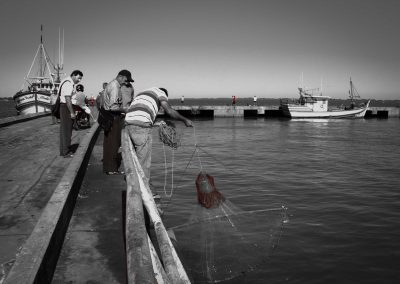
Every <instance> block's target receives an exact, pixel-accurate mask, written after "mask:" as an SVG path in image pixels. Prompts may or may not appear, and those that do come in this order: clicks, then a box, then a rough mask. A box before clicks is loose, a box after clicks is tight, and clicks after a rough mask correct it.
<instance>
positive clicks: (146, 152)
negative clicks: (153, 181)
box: [125, 124, 153, 184]
mask: <svg viewBox="0 0 400 284" xmlns="http://www.w3.org/2000/svg"><path fill="white" fill-rule="evenodd" d="M125 129H126V130H127V131H128V134H129V137H130V138H131V141H132V144H133V147H134V149H135V151H136V155H137V157H138V160H139V163H140V165H141V166H142V169H143V172H144V175H145V176H146V180H145V182H146V183H147V184H149V182H150V166H151V147H152V144H153V138H152V131H153V128H151V127H141V126H136V125H129V124H128V125H126V126H125Z"/></svg>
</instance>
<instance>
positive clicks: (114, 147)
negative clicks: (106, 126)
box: [103, 115, 122, 172]
mask: <svg viewBox="0 0 400 284" xmlns="http://www.w3.org/2000/svg"><path fill="white" fill-rule="evenodd" d="M121 126H122V119H121V117H120V116H118V115H116V116H114V121H113V125H112V127H111V130H110V131H109V132H107V133H104V141H103V172H117V171H118V168H119V166H120V165H121V155H120V154H118V150H119V147H120V146H121Z"/></svg>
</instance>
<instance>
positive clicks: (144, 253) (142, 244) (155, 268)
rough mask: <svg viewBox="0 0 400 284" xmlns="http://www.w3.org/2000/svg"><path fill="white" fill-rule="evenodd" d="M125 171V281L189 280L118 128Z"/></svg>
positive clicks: (129, 145)
mask: <svg viewBox="0 0 400 284" xmlns="http://www.w3.org/2000/svg"><path fill="white" fill-rule="evenodd" d="M122 158H123V162H124V167H125V173H126V182H127V193H126V224H125V225H126V226H125V228H126V229H125V234H126V236H125V237H126V257H127V274H128V275H127V279H128V283H140V284H146V283H173V284H175V283H179V284H180V283H190V280H189V278H188V276H187V274H186V271H185V269H184V267H183V265H182V263H181V261H180V259H179V257H178V255H177V253H176V250H175V248H174V246H173V245H172V242H171V240H170V238H169V236H168V234H167V231H166V229H165V227H164V224H163V222H162V220H161V217H160V215H159V212H158V210H157V205H156V203H155V202H154V199H153V195H152V193H151V190H150V188H149V185H148V184H147V182H145V179H144V177H145V176H144V173H143V169H142V167H141V166H140V163H139V160H138V158H137V156H136V152H135V150H134V149H133V145H132V142H131V140H130V138H129V135H128V133H127V131H126V130H125V129H124V130H123V131H122ZM143 205H144V207H145V208H146V211H147V213H148V215H149V217H150V220H151V222H152V224H153V226H154V230H155V234H156V238H157V243H158V247H159V251H160V252H161V253H160V254H161V260H160V258H159V256H158V254H157V251H156V249H155V248H154V245H153V243H152V241H151V239H150V237H149V235H148V233H147V230H146V226H145V218H144V214H145V212H144V210H143Z"/></svg>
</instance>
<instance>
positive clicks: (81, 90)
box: [75, 84, 85, 92]
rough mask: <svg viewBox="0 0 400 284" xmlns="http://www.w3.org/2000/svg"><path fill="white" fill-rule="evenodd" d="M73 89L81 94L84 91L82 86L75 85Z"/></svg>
mask: <svg viewBox="0 0 400 284" xmlns="http://www.w3.org/2000/svg"><path fill="white" fill-rule="evenodd" d="M75 89H76V91H77V92H83V91H84V90H85V88H84V87H83V85H82V84H78V85H76V88H75Z"/></svg>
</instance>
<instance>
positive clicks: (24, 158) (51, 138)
mask: <svg viewBox="0 0 400 284" xmlns="http://www.w3.org/2000/svg"><path fill="white" fill-rule="evenodd" d="M6 120H7V124H4V123H2V122H4V119H2V120H0V125H3V127H1V128H0V145H1V147H0V156H1V160H0V169H1V179H0V188H1V190H0V244H1V245H0V266H1V267H0V282H1V283H29V279H30V278H29V277H28V275H26V274H22V273H21V276H20V277H25V282H19V281H16V282H9V281H8V280H5V282H3V281H4V279H6V277H7V276H9V275H8V274H9V272H10V270H11V269H12V267H13V266H15V264H16V261H17V259H18V256H19V255H21V254H23V253H25V252H24V251H23V250H24V244H26V242H27V241H28V239H29V238H30V236H31V235H32V233H33V231H34V230H35V229H37V224H38V222H39V221H40V219H41V218H42V217H43V216H42V215H43V213H44V210H45V208H46V206H47V205H48V202H49V200H51V198H52V196H53V194H54V191H55V189H56V188H57V186H58V185H59V183H60V181H61V180H62V178H63V177H64V176H65V173H66V172H67V170H68V168H69V167H70V164H71V163H73V162H74V159H75V160H76V159H79V156H80V155H84V153H83V152H82V153H81V154H80V155H79V152H78V153H77V155H76V157H74V158H73V159H70V158H63V157H60V156H59V125H57V124H54V125H52V124H51V118H50V117H49V116H48V115H44V116H43V115H42V114H39V115H30V116H28V117H26V116H18V117H15V118H14V119H11V120H13V123H11V124H9V123H8V121H10V119H6ZM21 121H22V122H21ZM18 122H19V123H18ZM4 125H6V126H4ZM88 131H90V130H89V129H88V130H81V131H74V132H73V137H72V143H73V144H74V145H75V146H76V148H77V149H79V147H78V146H81V145H82V144H85V142H84V139H85V136H86V134H87V133H88ZM86 143H87V142H86ZM85 152H86V151H85ZM76 167H78V165H76ZM73 168H75V166H74V165H73ZM70 175H73V173H72V174H70ZM42 229H45V230H46V229H48V230H49V231H50V229H51V230H53V229H54V228H42ZM33 241H38V243H36V244H37V245H39V241H41V240H33ZM31 265H33V264H32V263H31ZM38 265H39V264H38ZM25 271H28V269H26V270H25ZM20 272H21V271H18V273H20ZM32 283H33V282H32Z"/></svg>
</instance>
